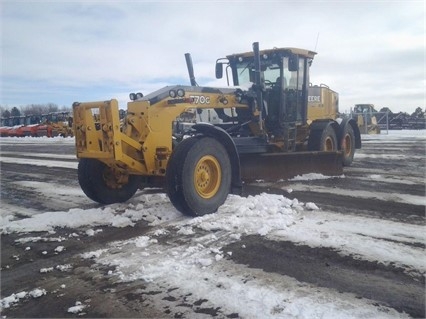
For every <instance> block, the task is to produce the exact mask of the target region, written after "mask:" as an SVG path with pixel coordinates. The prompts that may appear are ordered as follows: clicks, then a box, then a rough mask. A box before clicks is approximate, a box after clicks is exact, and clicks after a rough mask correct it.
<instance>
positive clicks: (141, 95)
mask: <svg viewBox="0 0 426 319" xmlns="http://www.w3.org/2000/svg"><path fill="white" fill-rule="evenodd" d="M141 98H143V94H142V93H141V92H138V93H136V99H138V100H139V99H141Z"/></svg>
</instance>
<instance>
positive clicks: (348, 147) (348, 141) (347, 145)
mask: <svg viewBox="0 0 426 319" xmlns="http://www.w3.org/2000/svg"><path fill="white" fill-rule="evenodd" d="M343 143H344V144H343V151H344V154H345V155H346V156H349V155H350V154H351V152H352V138H351V136H350V135H349V134H346V135H345V139H344V140H343Z"/></svg>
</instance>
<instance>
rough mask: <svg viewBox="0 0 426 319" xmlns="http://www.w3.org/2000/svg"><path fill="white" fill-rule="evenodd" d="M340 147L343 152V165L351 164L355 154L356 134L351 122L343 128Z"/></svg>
mask: <svg viewBox="0 0 426 319" xmlns="http://www.w3.org/2000/svg"><path fill="white" fill-rule="evenodd" d="M340 147H341V150H342V152H343V160H342V163H343V166H350V165H351V164H352V162H353V160H354V155H355V134H354V130H353V128H352V126H351V125H350V124H347V125H346V126H345V128H344V130H343V134H342V140H341V141H340Z"/></svg>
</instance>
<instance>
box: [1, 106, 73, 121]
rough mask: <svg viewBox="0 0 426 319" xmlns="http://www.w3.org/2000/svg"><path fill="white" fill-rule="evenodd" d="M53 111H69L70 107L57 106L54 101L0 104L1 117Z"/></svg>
mask: <svg viewBox="0 0 426 319" xmlns="http://www.w3.org/2000/svg"><path fill="white" fill-rule="evenodd" d="M54 112H71V107H69V106H61V107H59V106H58V105H57V104H54V103H47V104H28V105H25V106H19V107H16V106H14V107H12V108H9V107H8V106H3V105H0V115H1V117H2V118H10V117H19V116H27V115H42V114H48V113H54Z"/></svg>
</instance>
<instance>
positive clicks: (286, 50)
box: [227, 48, 317, 59]
mask: <svg viewBox="0 0 426 319" xmlns="http://www.w3.org/2000/svg"><path fill="white" fill-rule="evenodd" d="M259 53H260V55H263V54H268V55H273V54H282V55H288V54H289V53H293V54H297V55H300V56H304V57H307V58H310V59H313V58H314V56H315V55H316V54H317V53H316V52H314V51H310V50H305V49H299V48H273V49H266V50H260V51H259ZM253 55H254V53H253V51H250V52H244V53H235V54H231V55H228V56H227V58H228V59H229V58H232V57H236V56H241V57H251V56H253Z"/></svg>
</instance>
